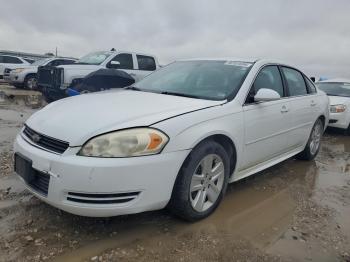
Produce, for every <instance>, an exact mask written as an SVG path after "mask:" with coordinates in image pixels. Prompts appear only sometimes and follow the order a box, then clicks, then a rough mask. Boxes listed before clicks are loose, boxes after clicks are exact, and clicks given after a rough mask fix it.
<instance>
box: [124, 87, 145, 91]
mask: <svg viewBox="0 0 350 262" xmlns="http://www.w3.org/2000/svg"><path fill="white" fill-rule="evenodd" d="M124 89H127V90H135V91H143V90H141V89H140V88H138V87H136V86H127V87H124Z"/></svg>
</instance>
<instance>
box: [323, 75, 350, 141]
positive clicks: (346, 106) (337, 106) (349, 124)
mask: <svg viewBox="0 0 350 262" xmlns="http://www.w3.org/2000/svg"><path fill="white" fill-rule="evenodd" d="M317 86H318V88H319V89H321V90H322V91H324V92H325V93H326V94H327V95H328V96H329V100H330V119H329V125H328V126H330V127H336V128H340V129H343V130H345V132H346V133H347V134H349V135H350V79H343V78H336V79H329V80H324V81H320V82H318V83H317Z"/></svg>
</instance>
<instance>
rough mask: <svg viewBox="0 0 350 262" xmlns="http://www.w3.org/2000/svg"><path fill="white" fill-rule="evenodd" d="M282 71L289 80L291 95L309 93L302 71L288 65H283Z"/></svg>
mask: <svg viewBox="0 0 350 262" xmlns="http://www.w3.org/2000/svg"><path fill="white" fill-rule="evenodd" d="M282 71H283V74H284V76H285V78H286V81H287V85H288V90H289V95H290V96H301V95H306V94H307V89H306V85H305V81H304V77H303V75H302V74H301V73H300V72H298V71H297V70H294V69H292V68H288V67H282Z"/></svg>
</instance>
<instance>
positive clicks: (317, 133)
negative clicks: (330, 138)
mask: <svg viewBox="0 0 350 262" xmlns="http://www.w3.org/2000/svg"><path fill="white" fill-rule="evenodd" d="M321 137H322V124H321V122H317V123H316V125H315V126H314V129H313V130H312V133H311V140H310V153H311V154H313V155H314V154H316V152H317V150H318V149H319V147H320V143H321Z"/></svg>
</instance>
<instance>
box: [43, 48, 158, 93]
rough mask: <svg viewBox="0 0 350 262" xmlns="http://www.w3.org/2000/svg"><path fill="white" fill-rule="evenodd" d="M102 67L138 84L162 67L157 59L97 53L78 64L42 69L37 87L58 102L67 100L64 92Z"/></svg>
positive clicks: (128, 53)
mask: <svg viewBox="0 0 350 262" xmlns="http://www.w3.org/2000/svg"><path fill="white" fill-rule="evenodd" d="M102 68H115V69H119V70H123V71H125V72H126V73H128V74H129V75H130V76H132V77H133V78H134V79H135V81H138V80H140V79H142V78H143V77H145V76H146V75H148V74H150V73H152V72H153V71H155V70H156V69H157V68H159V64H158V60H157V58H156V57H154V56H152V55H149V54H142V53H137V52H126V51H98V52H93V53H90V54H88V55H86V56H84V57H82V58H81V59H79V60H78V61H77V62H76V63H74V64H71V65H61V66H58V67H55V68H52V67H45V66H44V67H39V70H38V86H39V88H41V89H43V90H44V91H45V92H46V93H47V94H50V93H51V95H52V96H54V97H57V98H55V99H59V98H62V97H64V90H65V89H66V88H68V87H74V86H75V85H77V84H79V83H80V82H81V81H82V79H83V78H84V77H85V76H86V75H88V74H89V73H91V72H94V71H97V70H99V69H102ZM60 96H61V97H60Z"/></svg>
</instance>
